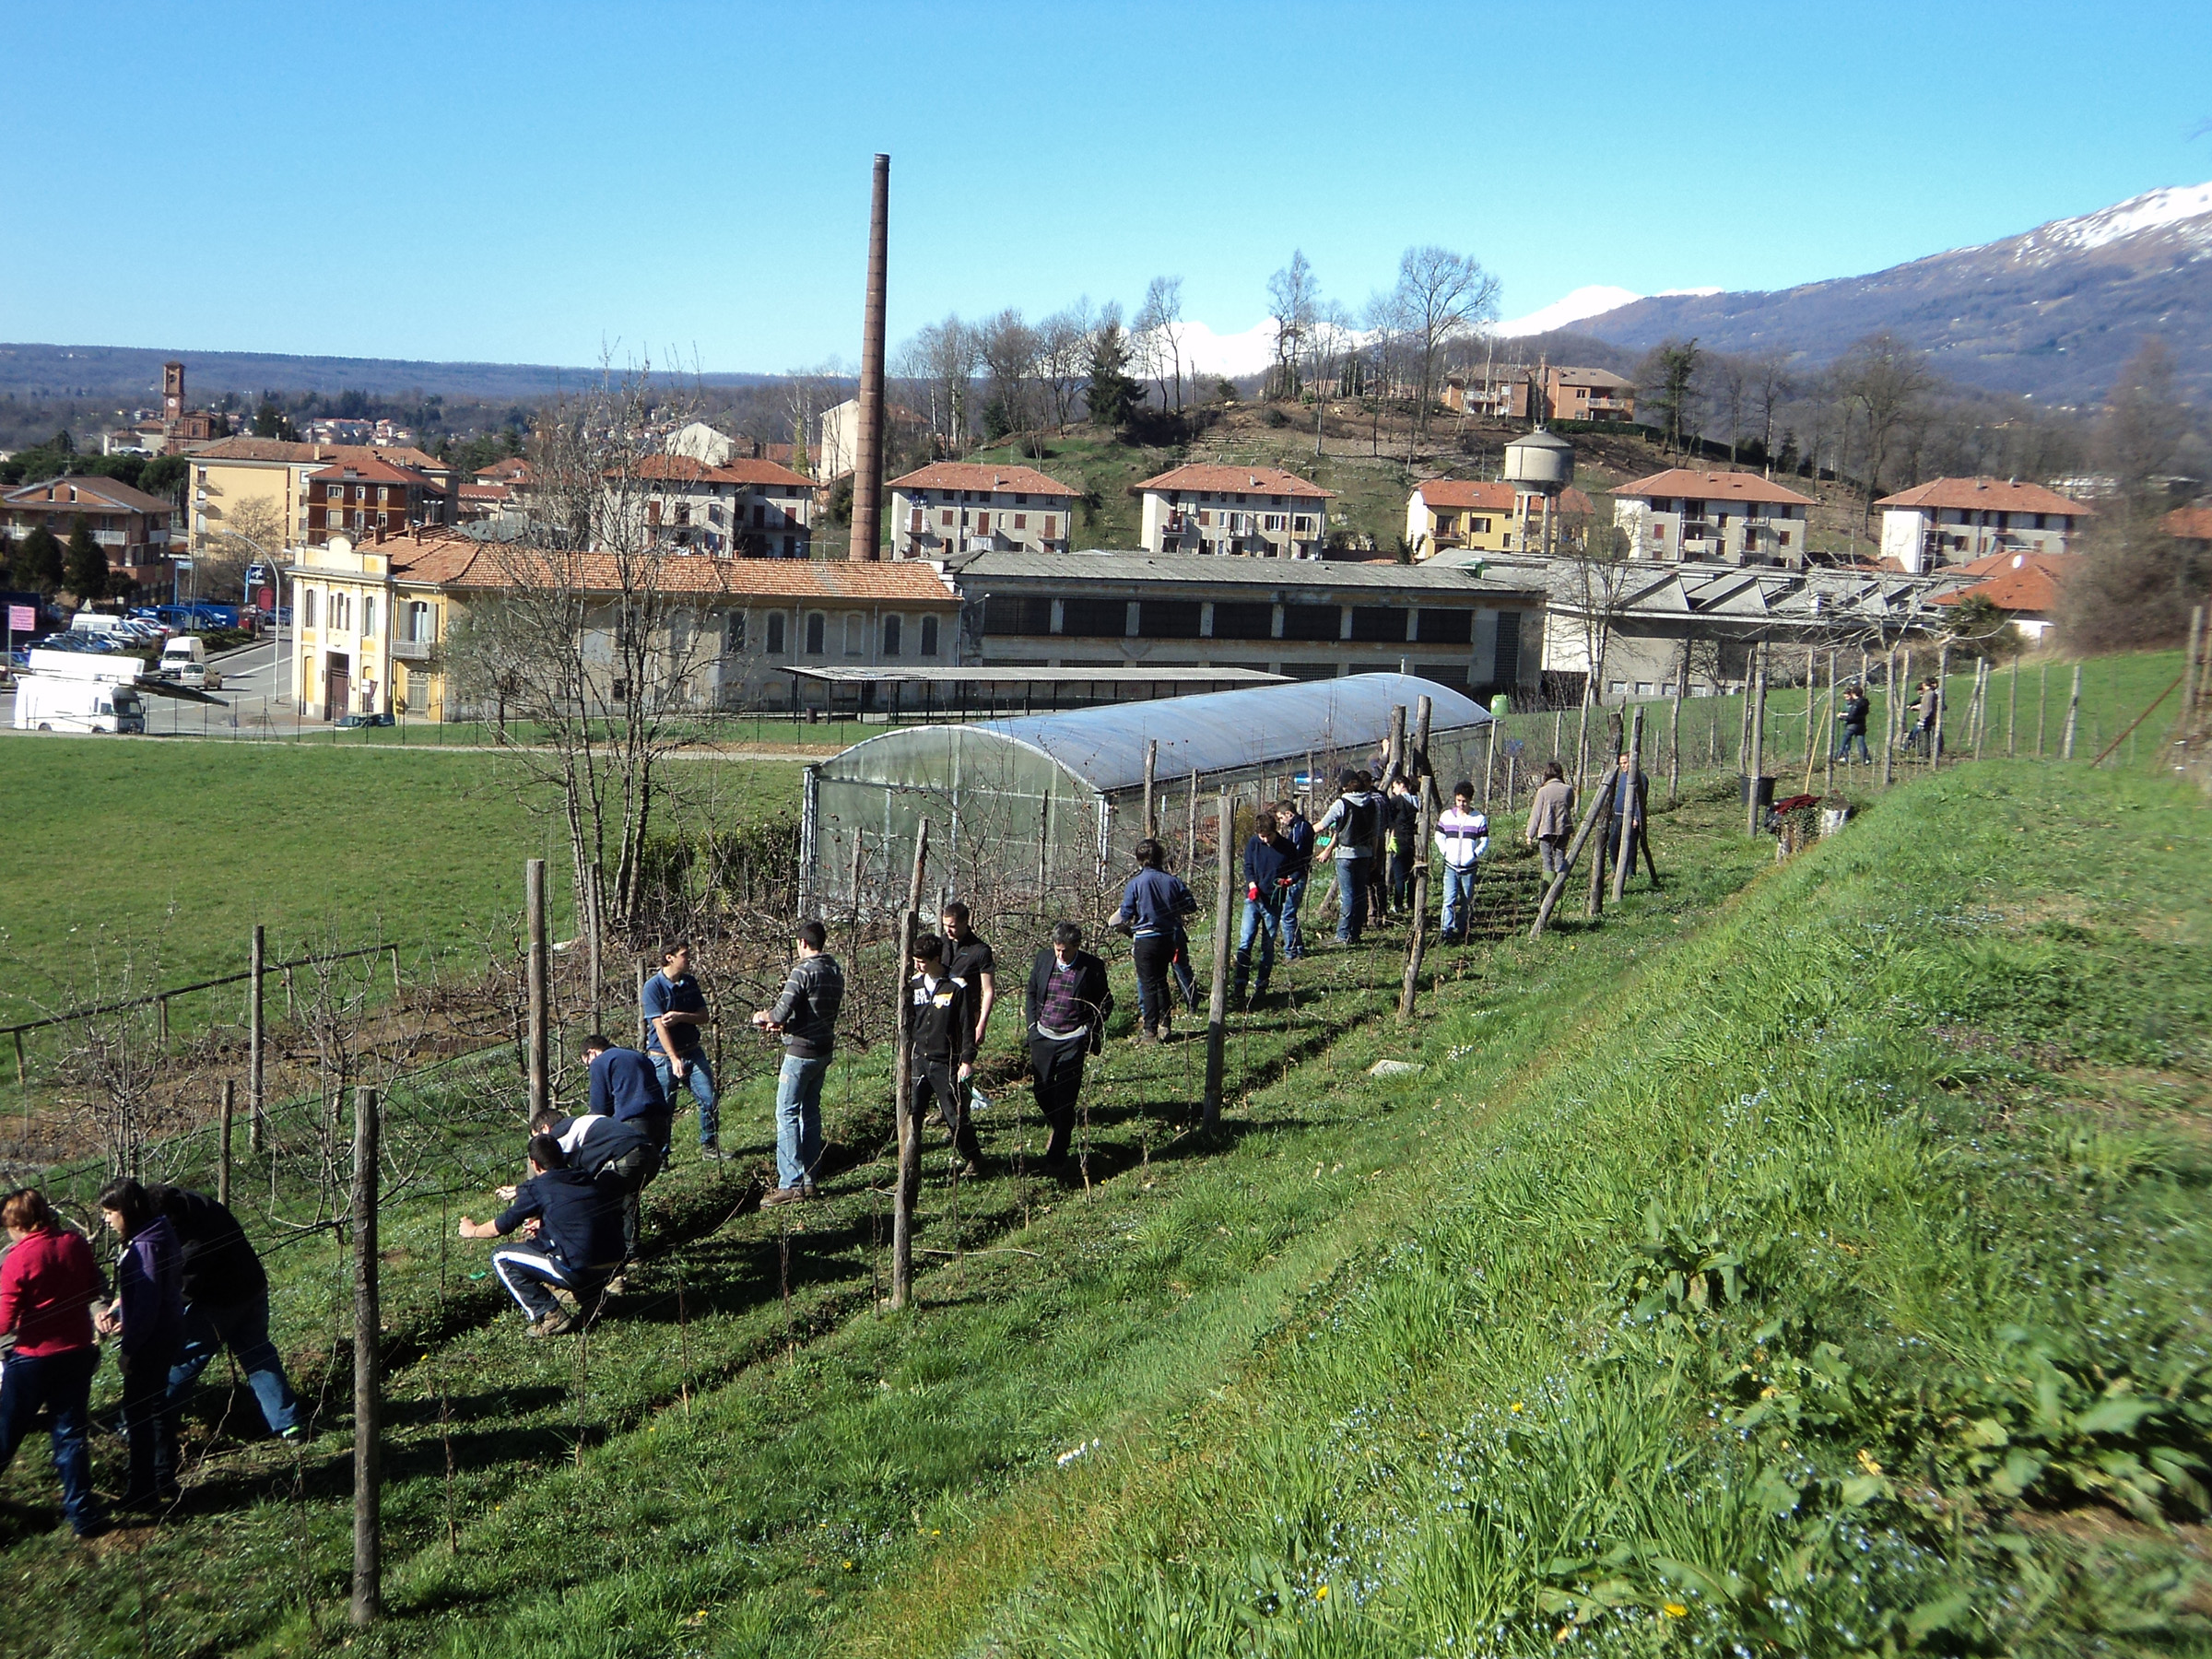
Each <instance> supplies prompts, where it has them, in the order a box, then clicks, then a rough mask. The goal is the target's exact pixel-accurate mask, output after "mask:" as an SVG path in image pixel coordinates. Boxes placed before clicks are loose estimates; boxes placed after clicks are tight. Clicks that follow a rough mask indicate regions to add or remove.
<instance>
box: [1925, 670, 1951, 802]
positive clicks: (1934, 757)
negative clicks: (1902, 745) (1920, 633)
mask: <svg viewBox="0 0 2212 1659" xmlns="http://www.w3.org/2000/svg"><path fill="white" fill-rule="evenodd" d="M1950 719H1951V642H1950V641H1948V640H1946V641H1943V642H1942V643H1941V644H1940V645H1938V646H1936V647H1935V724H1934V725H1932V726H1930V727H1929V728H1928V770H1929V771H1935V765H1936V762H1937V761H1939V760H1941V759H1943V728H1944V727H1945V726H1947V725H1948V724H1950Z"/></svg>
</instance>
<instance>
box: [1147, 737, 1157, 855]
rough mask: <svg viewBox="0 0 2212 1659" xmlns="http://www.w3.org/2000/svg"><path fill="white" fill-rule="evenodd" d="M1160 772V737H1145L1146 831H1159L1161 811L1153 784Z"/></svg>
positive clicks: (1150, 832)
mask: <svg viewBox="0 0 2212 1659" xmlns="http://www.w3.org/2000/svg"><path fill="white" fill-rule="evenodd" d="M1158 776H1159V738H1157V737H1147V739H1145V833H1146V834H1147V835H1158V834H1159V808H1158V806H1156V804H1155V797H1154V794H1153V784H1154V782H1155V780H1156V779H1157V777H1158Z"/></svg>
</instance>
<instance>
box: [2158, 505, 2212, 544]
mask: <svg viewBox="0 0 2212 1659" xmlns="http://www.w3.org/2000/svg"><path fill="white" fill-rule="evenodd" d="M2164 523H2165V525H2166V534H2167V535H2178V536H2180V537H2181V538H2182V539H2183V541H2212V507H2176V508H2175V509H2174V510H2173V511H2172V512H2170V513H2168V514H2167V515H2166V517H2165V520H2164Z"/></svg>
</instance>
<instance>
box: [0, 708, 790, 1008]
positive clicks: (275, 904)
mask: <svg viewBox="0 0 2212 1659" xmlns="http://www.w3.org/2000/svg"><path fill="white" fill-rule="evenodd" d="M706 764H707V766H709V767H711V768H712V780H711V781H710V782H711V787H712V790H713V791H716V792H719V793H720V794H722V795H723V796H724V797H725V798H731V799H745V800H754V799H773V800H778V801H781V800H785V799H788V800H789V801H790V802H792V803H793V804H794V806H795V804H796V802H797V798H798V786H799V776H798V771H797V769H796V768H794V767H789V766H779V765H776V764H774V763H772V762H771V763H762V764H759V765H754V764H748V763H741V762H728V763H724V762H709V763H706ZM683 787H686V788H687V789H690V790H698V789H700V788H704V787H707V785H702V784H699V783H696V782H693V783H686V784H685V785H683ZM0 799H5V800H6V802H7V803H8V806H9V816H10V836H9V839H10V841H11V845H10V847H9V856H8V857H7V859H6V861H5V863H0V1024H7V1023H11V1022H12V1021H13V1020H16V1019H24V1018H33V1017H35V1015H36V1014H37V1013H39V1012H41V1011H42V1010H43V1009H44V1008H45V1007H46V1006H51V1005H53V1003H54V1002H56V1001H65V1000H68V999H69V998H70V997H71V996H73V995H75V996H83V995H88V994H89V989H90V986H91V983H92V982H93V980H94V977H95V976H94V972H93V956H94V953H95V952H98V953H100V956H102V957H103V958H104V959H105V962H104V967H103V971H104V972H105V973H106V974H107V976H108V977H109V979H110V981H111V982H112V976H113V974H114V972H115V971H116V969H117V967H118V966H119V964H120V962H121V960H122V959H123V958H124V955H126V954H128V955H131V956H134V957H135V959H136V960H137V964H138V967H137V981H138V983H139V984H140V986H141V988H146V989H150V988H151V984H150V983H148V982H147V963H148V962H149V961H155V960H158V964H159V973H158V976H156V977H155V978H154V980H153V982H158V983H160V984H180V983H185V982H191V981H194V980H198V979H202V978H208V977H213V976H215V975H218V974H223V973H230V972H237V971H242V970H243V969H244V967H245V964H246V958H247V952H248V949H249V944H250V938H251V935H252V930H253V924H255V923H257V922H258V923H261V924H263V925H265V927H266V928H267V929H268V932H269V936H270V939H271V941H272V949H277V948H279V947H280V946H281V947H282V948H287V949H288V948H290V947H292V946H294V945H296V944H297V943H298V941H299V940H300V939H301V938H303V937H305V936H308V935H324V934H325V933H326V932H327V933H330V934H335V936H337V937H339V938H341V939H342V940H343V941H344V942H345V943H346V944H347V945H349V946H350V945H357V944H370V943H374V942H376V941H378V940H391V941H394V942H395V943H398V944H400V945H402V946H404V947H406V951H407V953H408V955H409V956H410V957H411V958H414V959H418V960H420V959H425V958H437V957H440V956H442V955H443V954H444V953H447V952H451V951H455V950H462V949H466V948H468V947H472V946H475V945H477V944H479V943H480V942H481V941H482V939H483V938H484V937H485V936H486V935H487V931H488V930H489V929H492V928H493V927H495V925H496V924H500V922H502V921H504V920H507V919H511V918H512V917H514V916H516V915H519V914H520V912H521V907H522V893H523V868H522V866H523V861H524V859H526V858H530V857H534V856H535V857H546V858H547V859H548V860H550V862H551V865H552V868H553V870H554V872H555V875H554V877H553V879H552V881H551V884H550V894H551V904H552V907H553V925H554V927H555V928H556V930H557V935H556V936H562V935H560V934H559V930H560V929H562V928H564V927H565V925H566V917H567V914H568V911H569V908H570V907H569V901H568V892H569V886H568V883H567V881H566V880H565V879H564V878H563V877H562V876H561V875H560V872H561V871H562V870H563V869H565V866H566V864H567V841H566V837H565V835H564V834H563V833H562V832H561V830H560V826H559V818H558V816H557V815H555V814H553V813H550V812H547V810H545V808H547V807H550V806H554V805H556V804H557V797H555V796H553V795H552V794H549V793H547V792H543V791H533V790H532V789H531V788H530V787H529V786H528V785H527V784H526V783H525V782H524V780H523V779H522V777H521V775H520V774H519V772H518V771H517V770H516V768H515V767H514V765H513V763H512V761H509V760H506V759H502V758H501V757H500V756H497V755H491V754H467V753H453V754H443V755H441V754H436V753H429V754H397V753H389V752H377V753H371V754H363V753H360V752H359V751H358V750H355V749H351V748H346V747H339V748H328V747H319V746H318V747H293V746H290V745H287V744H267V745H261V744H235V745H233V744H200V743H194V742H189V741H176V742H153V741H147V742H124V743H118V742H115V741H112V740H110V739H102V738H97V737H92V738H76V737H51V736H49V737H37V738H31V737H22V738H15V739H10V740H6V741H0Z"/></svg>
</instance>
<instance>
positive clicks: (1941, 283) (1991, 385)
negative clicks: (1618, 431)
mask: <svg viewBox="0 0 2212 1659" xmlns="http://www.w3.org/2000/svg"><path fill="white" fill-rule="evenodd" d="M1572 327H1573V330H1574V332H1575V333H1577V334H1582V335H1594V336H1596V337H1597V338H1599V339H1604V340H1609V341H1612V342H1613V343H1615V344H1616V345H1618V346H1620V347H1628V348H1630V349H1632V350H1639V351H1641V350H1642V349H1644V348H1646V347H1652V346H1655V345H1657V344H1658V343H1659V342H1660V341H1661V340H1664V339H1666V338H1668V337H1670V336H1680V337H1687V336H1688V335H1696V336H1697V338H1698V340H1699V343H1700V345H1703V346H1708V347H1712V348H1713V349H1714V350H1717V351H1732V352H1755V351H1764V350H1769V349H1774V350H1781V351H1785V352H1789V353H1792V354H1794V355H1796V356H1799V357H1801V358H1804V359H1809V360H1811V361H1813V362H1817V363H1825V362H1828V361H1829V360H1830V359H1833V358H1835V357H1837V356H1839V355H1840V354H1841V352H1842V351H1843V350H1844V349H1845V348H1846V347H1849V346H1850V345H1851V343H1852V342H1853V341H1854V340H1857V339H1861V338H1863V337H1865V335H1869V334H1873V333H1876V332H1877V331H1878V330H1881V329H1888V330H1890V331H1892V332H1893V333H1895V334H1897V335H1899V336H1900V337H1901V338H1904V339H1907V340H1910V341H1912V343H1913V344H1914V345H1917V346H1920V347H1924V349H1926V350H1927V351H1928V352H1930V353H1931V354H1932V355H1933V357H1934V359H1935V367H1936V368H1937V369H1938V370H1939V371H1941V372H1943V373H1944V374H1946V375H1947V376H1949V377H1950V378H1951V379H1953V380H1956V381H1960V382H1965V383H1966V384H1968V385H1973V386H1983V387H1986V388H1988V389H1989V390H1991V391H1994V392H2012V393H2029V394H2033V395H2034V396H2036V397H2037V398H2039V399H2042V400H2045V401H2048V402H2051V403H2056V404H2088V403H2094V402H2096V401H2097V400H2099V399H2100V398H2101V397H2102V396H2103V394H2104V392H2105V390H2106V388H2107V387H2109V386H2110V385H2111V384H2112V379H2113V376H2114V374H2115V372H2116V371H2118V369H2119V367H2120V365H2121V364H2122V363H2123V362H2124V361H2125V360H2126V359H2127V358H2128V357H2129V355H2130V354H2132V353H2133V352H2134V351H2135V349H2136V347H2137V346H2138V345H2139V344H2141V342H2142V339H2143V337H2144V336H2145V335H2154V334H2155V335H2163V336H2165V339H2166V343H2167V345H2168V346H2169V347H2171V349H2172V351H2173V356H2174V366H2175V370H2176V379H2177V383H2178V385H2179V387H2180V389H2181V391H2182V392H2183V395H2185V396H2187V397H2188V398H2189V400H2190V401H2191V402H2193V403H2195V404H2198V405H2200V406H2203V405H2208V404H2212V184H2199V185H2194V186H2189V187H2186V188H2181V189H2172V190H2155V191H2152V192H2150V193H2149V194H2146V195H2139V196H2136V197H2134V198H2132V199H2130V200H2128V201H2125V202H2122V203H2120V204H2118V205H2117V206H2112V207H2107V208H2105V209H2104V210H2103V211H2101V212H2099V213H2092V214H2088V215H2085V216H2083V217H2082V218H2066V219H2055V220H2053V222H2052V223H2050V224H2048V225H2043V226H2041V227H2039V228H2038V229H2033V230H2030V231H2028V232H2027V233H2026V234H2025V235H2021V236H2014V237H2007V238H2006V240H2005V241H1995V242H1990V243H1988V244H1987V245H1986V246H1983V247H1979V248H1959V249H1955V250H1953V251H1952V252H1950V253H1936V254H1933V255H1931V256H1929V257H1928V258H1926V259H1916V260H1913V261H1912V263H1911V264H1910V265H1894V266H1892V267H1891V268H1889V269H1888V270H1886V271H1877V272H1876V273H1875V274H1873V275H1872V276H1869V277H1840V278H1837V279H1835V280H1833V281H1829V282H1809V283H1806V284H1805V285H1804V286H1802V287H1799V288H1783V289H1779V290H1777V291H1775V292H1771V293H1722V294H1710V295H1707V294H1683V295H1657V296H1653V298H1651V299H1648V300H1637V301H1635V302H1634V303H1633V304H1630V305H1623V306H1620V307H1618V309H1616V310H1613V311H1609V312H1602V313H1600V314H1599V315H1596V316H1594V317H1585V318H1582V319H1579V320H1577V321H1576V322H1575V323H1574V324H1572Z"/></svg>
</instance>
